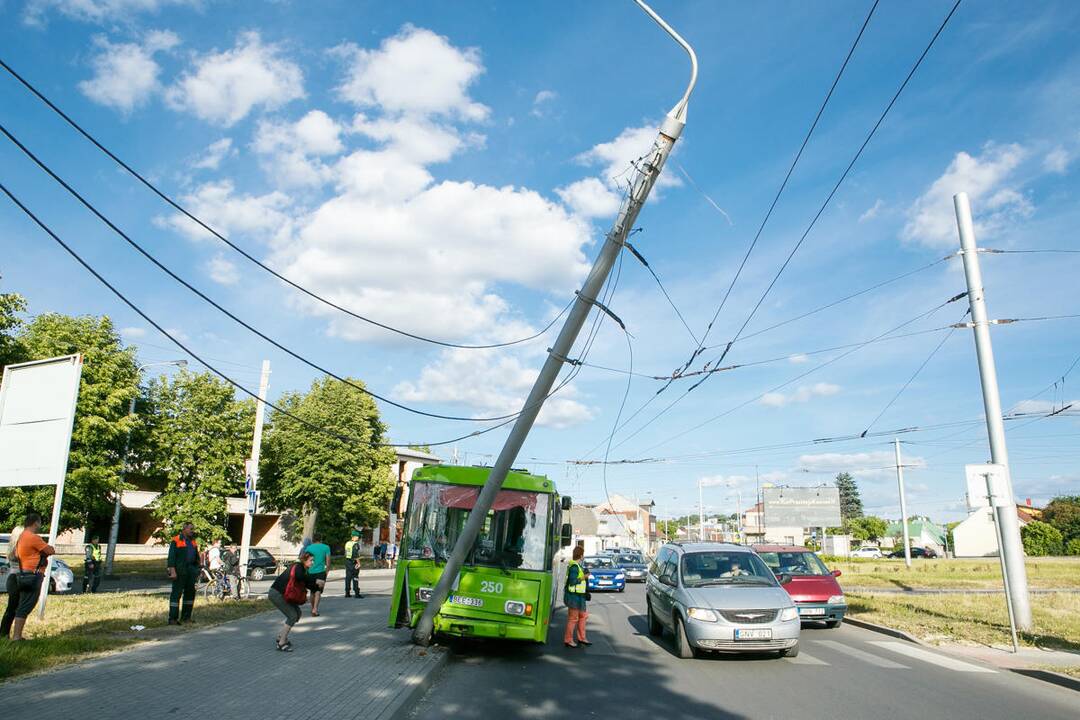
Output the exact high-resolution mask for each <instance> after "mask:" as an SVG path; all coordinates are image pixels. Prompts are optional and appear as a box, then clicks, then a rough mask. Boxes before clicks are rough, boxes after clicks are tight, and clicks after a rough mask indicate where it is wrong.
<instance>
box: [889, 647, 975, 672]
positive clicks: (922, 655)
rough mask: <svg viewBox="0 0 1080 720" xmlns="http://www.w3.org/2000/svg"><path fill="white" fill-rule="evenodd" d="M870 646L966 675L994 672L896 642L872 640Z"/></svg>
mask: <svg viewBox="0 0 1080 720" xmlns="http://www.w3.org/2000/svg"><path fill="white" fill-rule="evenodd" d="M870 644H871V645H874V646H876V647H880V648H884V649H886V650H892V651H893V652H896V653H900V654H901V655H907V656H908V657H911V658H915V659H916V660H922V661H923V662H928V663H930V664H931V665H937V666H939V667H943V668H946V669H948V670H955V671H956V672H968V673H992V672H994V670H991V669H990V668H987V667H983V666H981V665H972V664H971V663H966V662H964V661H962V660H957V659H956V658H951V657H948V656H946V655H939V654H937V653H935V652H930V651H929V650H923V649H922V648H918V647H915V646H914V645H909V644H908V643H904V642H899V641H896V640H872V641H871V642H870Z"/></svg>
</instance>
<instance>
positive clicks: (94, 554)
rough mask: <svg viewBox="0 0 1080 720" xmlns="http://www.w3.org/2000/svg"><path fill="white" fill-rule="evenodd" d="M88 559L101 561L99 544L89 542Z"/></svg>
mask: <svg viewBox="0 0 1080 720" xmlns="http://www.w3.org/2000/svg"><path fill="white" fill-rule="evenodd" d="M90 559H91V560H93V561H94V562H101V546H100V545H95V544H93V543H91V544H90Z"/></svg>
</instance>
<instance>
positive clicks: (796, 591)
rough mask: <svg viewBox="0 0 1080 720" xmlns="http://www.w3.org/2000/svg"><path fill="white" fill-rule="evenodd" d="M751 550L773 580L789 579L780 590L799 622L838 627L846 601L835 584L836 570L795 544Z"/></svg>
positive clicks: (837, 572) (767, 546)
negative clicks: (819, 623)
mask: <svg viewBox="0 0 1080 720" xmlns="http://www.w3.org/2000/svg"><path fill="white" fill-rule="evenodd" d="M753 549H754V552H756V553H757V554H758V555H759V556H761V559H762V560H764V561H765V564H766V565H768V566H769V567H770V568H771V569H772V571H773V572H774V573H776V575H777V577H779V576H780V575H790V576H791V582H790V583H788V584H787V585H784V589H785V590H787V591H788V595H790V596H791V599H792V600H794V601H795V606H796V607H797V608H799V616H800V617H801V618H802V619H803V620H817V621H822V622H824V623H825V625H826V626H827V627H831V628H834V627H837V626H838V625H840V623H841V621H842V620H843V619H844V613H845V612H847V600H846V599H845V598H844V591H843V590H841V589H840V583H838V582H837V581H836V578H838V577H839V576H840V571H839V570H829V568H827V567H825V563H823V562H822V561H821V558H819V557H818V556H817V555H816V554H814V553H813V552H811V551H810V550H807V549H806V548H804V547H799V546H798V545H754V546H753Z"/></svg>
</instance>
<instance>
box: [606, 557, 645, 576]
mask: <svg viewBox="0 0 1080 720" xmlns="http://www.w3.org/2000/svg"><path fill="white" fill-rule="evenodd" d="M612 560H614V561H615V564H616V565H618V566H619V567H621V568H622V569H623V570H624V571H625V572H626V582H645V578H646V577H648V575H649V566H648V565H646V564H645V558H644V557H642V555H641V553H623V554H620V555H614V556H612Z"/></svg>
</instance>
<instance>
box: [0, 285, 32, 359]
mask: <svg viewBox="0 0 1080 720" xmlns="http://www.w3.org/2000/svg"><path fill="white" fill-rule="evenodd" d="M25 311H26V300H25V299H24V298H23V296H22V295H19V294H17V293H0V370H3V369H4V366H6V365H11V364H12V363H17V362H22V361H23V360H24V359H25V352H26V351H25V348H23V346H22V343H21V342H19V331H20V330H21V329H22V326H23V321H22V319H21V318H20V317H19V313H21V312H25Z"/></svg>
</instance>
